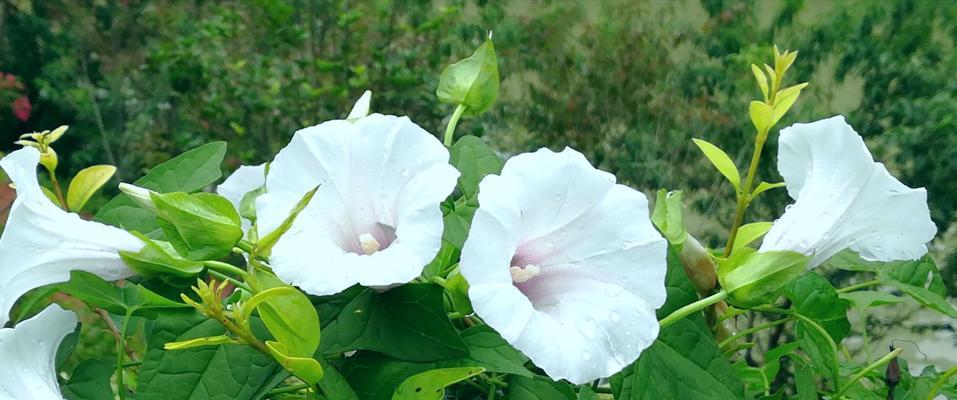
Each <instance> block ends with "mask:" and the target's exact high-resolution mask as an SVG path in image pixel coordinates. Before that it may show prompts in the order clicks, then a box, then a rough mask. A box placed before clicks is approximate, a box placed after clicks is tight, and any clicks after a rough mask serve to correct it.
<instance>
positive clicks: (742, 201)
mask: <svg viewBox="0 0 957 400" xmlns="http://www.w3.org/2000/svg"><path fill="white" fill-rule="evenodd" d="M766 140H767V132H758V134H757V136H755V142H754V154H752V155H751V164H750V165H749V166H748V175H747V177H746V178H745V180H744V186H742V187H741V188H740V189H738V207H737V209H735V211H734V222H733V223H732V224H731V233H730V234H729V235H728V243H727V244H726V245H725V246H724V258H728V257H729V256H731V250H732V249H733V247H734V239H735V238H737V236H738V229H739V228H741V224H742V223H744V212H745V211H746V210H747V209H748V205H750V204H751V187H752V186H754V176H755V175H757V173H758V165H759V164H760V163H761V152H762V150H764V142H765V141H766Z"/></svg>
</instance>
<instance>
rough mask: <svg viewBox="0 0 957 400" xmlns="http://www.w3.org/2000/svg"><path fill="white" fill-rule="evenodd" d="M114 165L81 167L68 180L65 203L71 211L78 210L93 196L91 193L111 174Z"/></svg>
mask: <svg viewBox="0 0 957 400" xmlns="http://www.w3.org/2000/svg"><path fill="white" fill-rule="evenodd" d="M114 173H116V167H114V166H112V165H94V166H92V167H87V168H84V169H81V170H80V172H77V173H76V176H74V177H73V180H72V181H70V188H69V189H68V191H67V193H66V204H67V205H68V206H69V208H70V210H71V211H77V212H78V211H80V210H82V209H83V206H84V205H86V202H87V201H89V200H90V197H93V193H96V191H97V190H100V188H101V187H103V185H104V184H106V182H107V181H109V180H110V178H112V177H113V174H114Z"/></svg>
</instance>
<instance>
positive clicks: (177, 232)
mask: <svg viewBox="0 0 957 400" xmlns="http://www.w3.org/2000/svg"><path fill="white" fill-rule="evenodd" d="M150 198H151V199H152V200H153V204H155V205H156V214H157V216H158V217H159V220H158V221H157V222H158V223H159V226H160V228H161V229H162V230H163V233H164V234H165V235H166V238H167V239H168V240H169V242H170V243H171V244H172V245H173V247H174V248H175V249H176V251H177V252H179V253H180V254H181V255H183V256H184V257H186V258H188V259H191V260H198V261H202V260H215V259H219V258H222V257H225V256H227V255H229V254H230V253H231V252H232V249H233V246H234V245H235V244H236V243H237V242H239V240H240V239H242V238H243V230H242V228H241V226H240V221H239V213H237V212H236V209H235V208H233V205H232V203H230V202H229V200H226V198H224V197H222V196H219V195H216V194H212V193H194V194H187V193H183V192H174V193H156V192H151V193H150Z"/></svg>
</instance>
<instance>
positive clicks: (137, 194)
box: [120, 183, 156, 212]
mask: <svg viewBox="0 0 957 400" xmlns="http://www.w3.org/2000/svg"><path fill="white" fill-rule="evenodd" d="M120 191H121V192H123V193H124V194H126V195H127V196H129V197H130V198H131V199H133V201H135V202H136V203H137V204H139V205H140V207H143V208H145V209H147V210H150V211H152V212H156V204H153V199H152V198H151V197H150V193H152V192H153V191H151V190H149V189H146V188H142V187H139V186H136V185H131V184H129V183H120Z"/></svg>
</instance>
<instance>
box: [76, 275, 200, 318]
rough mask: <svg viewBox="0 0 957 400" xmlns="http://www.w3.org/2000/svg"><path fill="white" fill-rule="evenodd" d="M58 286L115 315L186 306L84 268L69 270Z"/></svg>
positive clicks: (146, 312) (140, 313)
mask: <svg viewBox="0 0 957 400" xmlns="http://www.w3.org/2000/svg"><path fill="white" fill-rule="evenodd" d="M59 288H60V290H62V291H63V292H66V293H68V294H70V295H72V296H75V297H77V298H79V299H80V300H83V301H85V302H87V303H89V304H91V305H94V306H96V307H100V308H102V309H104V310H107V311H109V312H111V313H113V314H116V315H127V314H130V315H152V314H153V313H154V312H155V311H156V310H157V309H163V308H186V307H189V306H188V305H186V304H182V303H177V302H175V301H172V300H170V299H167V298H165V297H163V296H160V295H158V294H156V293H154V292H152V291H150V290H149V289H146V288H144V287H142V286H140V285H136V284H133V283H127V284H126V285H125V286H123V287H121V288H120V287H116V286H114V285H113V284H111V283H109V282H107V281H104V280H103V279H102V278H100V277H98V276H96V275H93V274H91V273H89V272H85V271H73V272H71V273H70V280H69V281H68V282H66V283H62V284H60V285H59Z"/></svg>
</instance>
